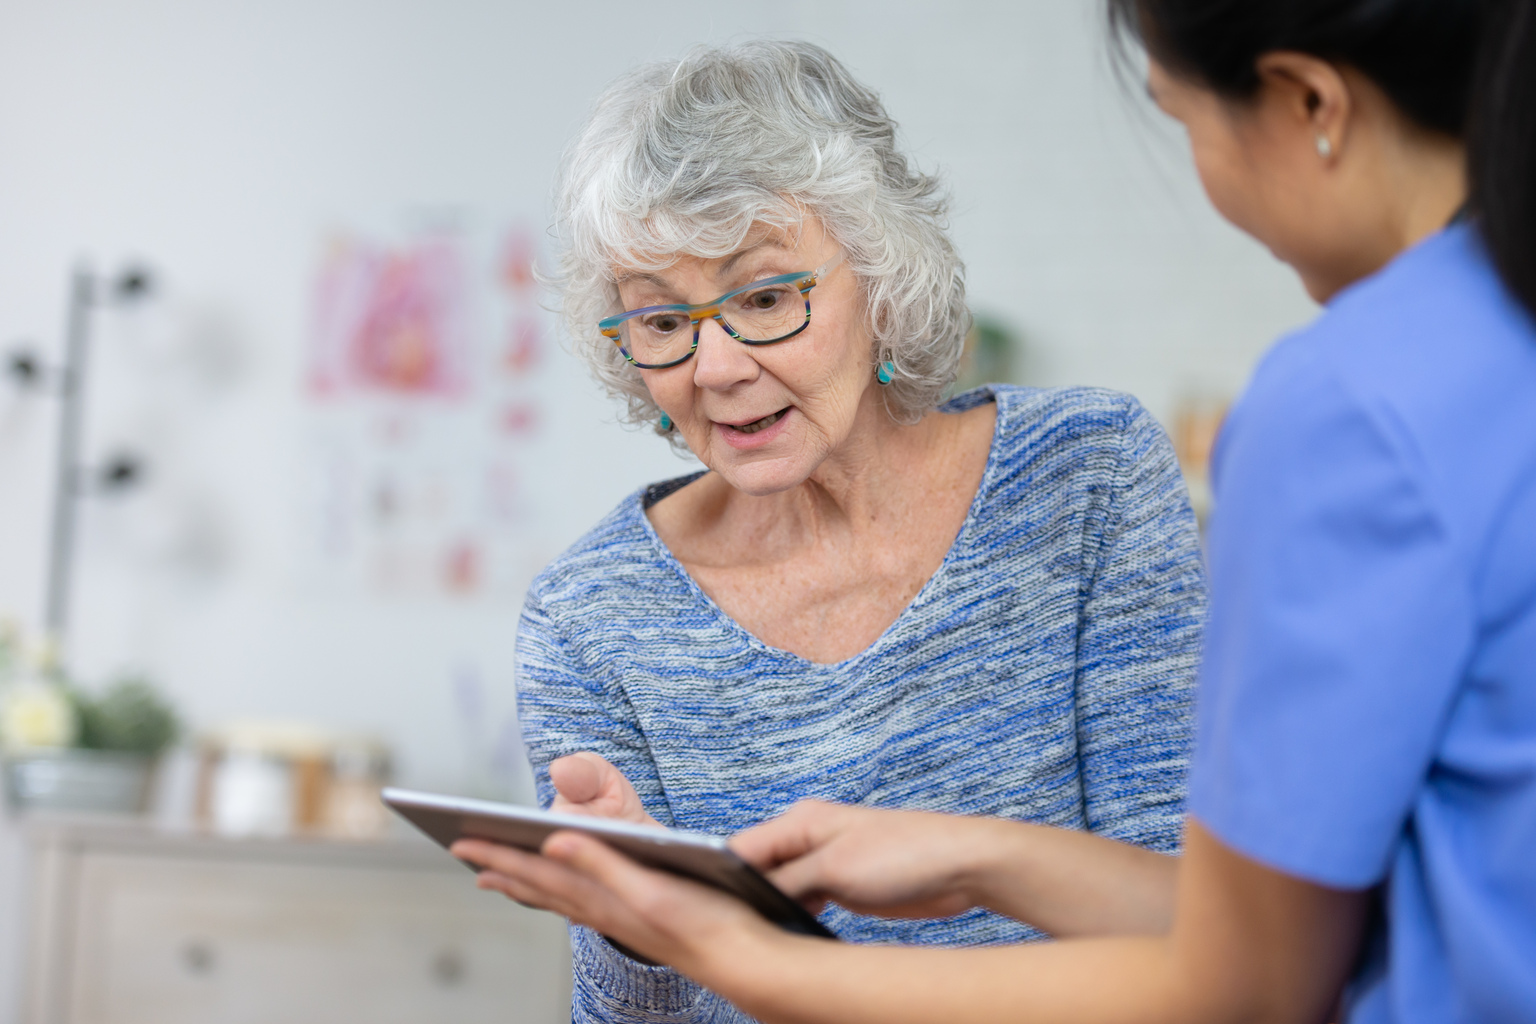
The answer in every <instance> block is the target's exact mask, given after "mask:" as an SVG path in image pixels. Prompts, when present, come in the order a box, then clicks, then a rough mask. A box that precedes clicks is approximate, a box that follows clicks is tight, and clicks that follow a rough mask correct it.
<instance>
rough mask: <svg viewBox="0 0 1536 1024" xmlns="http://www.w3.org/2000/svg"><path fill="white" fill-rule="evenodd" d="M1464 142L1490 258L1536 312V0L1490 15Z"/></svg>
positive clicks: (1508, 1)
mask: <svg viewBox="0 0 1536 1024" xmlns="http://www.w3.org/2000/svg"><path fill="white" fill-rule="evenodd" d="M1476 97H1477V102H1476V106H1475V107H1474V110H1473V115H1472V124H1471V131H1470V135H1471V138H1470V139H1469V142H1468V157H1469V161H1470V164H1471V174H1472V203H1473V208H1474V209H1475V210H1476V212H1477V214H1478V220H1479V222H1480V223H1481V225H1482V230H1483V237H1484V238H1485V239H1486V240H1487V243H1488V250H1489V252H1490V253H1491V254H1492V256H1493V262H1494V263H1495V264H1496V265H1497V266H1498V268H1499V273H1500V274H1501V275H1502V276H1503V278H1504V281H1505V283H1506V284H1508V285H1509V288H1510V290H1511V291H1513V292H1514V293H1515V294H1516V295H1518V296H1519V297H1520V298H1521V300H1522V301H1524V303H1525V305H1526V307H1527V308H1528V309H1530V311H1531V313H1532V315H1533V316H1536V3H1531V2H1530V0H1502V2H1501V3H1500V4H1499V5H1498V8H1497V9H1496V10H1495V11H1494V13H1493V16H1492V17H1491V18H1490V19H1489V24H1488V30H1487V39H1486V44H1485V47H1484V51H1483V59H1482V61H1481V64H1480V67H1479V72H1478V77H1477V90H1476Z"/></svg>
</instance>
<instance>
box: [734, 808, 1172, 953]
mask: <svg viewBox="0 0 1536 1024" xmlns="http://www.w3.org/2000/svg"><path fill="white" fill-rule="evenodd" d="M731 847H732V849H734V850H735V851H736V852H737V853H738V854H739V855H740V856H741V857H742V858H743V859H744V860H746V861H748V862H750V863H751V864H752V865H754V866H755V867H757V868H758V869H759V870H761V871H763V872H765V873H766V874H767V875H768V877H769V878H770V879H771V880H772V881H773V882H774V884H775V885H777V886H778V887H779V888H780V889H783V890H784V891H785V892H786V893H788V894H789V895H790V896H793V897H794V898H796V899H798V900H800V901H801V902H802V903H804V904H805V905H806V906H807V907H808V908H810V909H811V910H813V911H819V910H820V909H821V907H822V906H823V905H824V904H825V903H826V902H827V901H828V900H831V901H835V902H837V903H840V904H842V905H843V906H845V907H847V908H848V909H850V910H854V911H858V912H860V913H866V914H877V915H880V916H882V917H947V916H950V915H953V914H959V913H963V912H964V911H966V910H969V909H971V908H972V907H985V908H986V909H988V910H991V911H994V912H996V913H999V914H1003V915H1005V916H1007V917H1011V918H1014V919H1015V920H1018V921H1023V922H1025V923H1026V924H1031V925H1034V926H1035V927H1036V928H1039V929H1040V930H1042V931H1045V932H1048V933H1050V934H1051V935H1054V936H1057V937H1058V938H1063V937H1067V936H1086V935H1138V934H1139V935H1156V934H1161V933H1163V932H1166V931H1167V930H1168V928H1169V927H1170V926H1171V924H1172V921H1173V906H1174V896H1175V894H1176V885H1175V883H1176V879H1177V873H1178V861H1177V860H1176V859H1175V858H1173V857H1168V856H1165V855H1163V854H1160V853H1154V852H1152V851H1150V850H1146V849H1142V848H1141V847H1139V846H1132V845H1130V844H1128V843H1121V842H1117V841H1115V840H1112V839H1106V838H1104V837H1102V836H1096V835H1093V834H1091V833H1087V832H1080V831H1077V830H1073V829H1062V828H1051V827H1049V826H1045V825H1034V824H1029V823H1026V822H1019V821H1008V820H1004V819H1001V818H976V817H964V816H961V815H953V814H930V813H920V812H916V811H888V810H880V809H877V808H873V807H849V806H843V805H839V804H827V803H821V802H820V801H815V800H806V801H803V802H801V803H798V804H796V805H795V806H794V807H791V808H790V809H789V811H788V812H787V813H785V814H784V815H783V816H782V817H779V818H775V819H774V820H772V821H768V822H764V823H763V824H761V825H759V826H757V827H756V828H752V829H748V830H747V831H745V832H742V833H741V834H740V835H738V836H736V837H735V838H734V839H732V840H731Z"/></svg>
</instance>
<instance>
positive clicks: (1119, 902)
mask: <svg viewBox="0 0 1536 1024" xmlns="http://www.w3.org/2000/svg"><path fill="white" fill-rule="evenodd" d="M978 825H979V831H980V832H981V833H982V834H981V835H979V836H978V837H977V841H976V842H975V843H974V844H972V846H971V849H972V850H973V854H972V856H971V857H970V858H969V859H968V863H967V866H966V869H965V871H964V873H963V875H962V877H961V879H960V885H961V886H962V887H963V888H964V889H965V891H966V892H967V894H968V895H969V896H970V899H971V901H972V902H973V903H975V904H976V905H978V906H983V907H986V908H987V909H988V910H992V911H995V912H996V913H999V914H1003V915H1005V916H1007V917H1012V918H1014V919H1016V920H1019V921H1024V922H1026V923H1028V924H1031V925H1034V926H1035V927H1036V928H1039V929H1040V930H1041V931H1044V932H1046V933H1048V934H1050V935H1052V936H1055V937H1057V938H1070V937H1080V936H1081V937H1086V936H1095V935H1159V934H1164V933H1166V932H1167V931H1168V929H1169V927H1170V926H1171V924H1172V920H1173V907H1174V896H1175V892H1176V880H1177V875H1178V861H1177V859H1175V858H1173V857H1167V856H1164V855H1162V854H1159V853H1153V852H1152V851H1150V850H1146V849H1143V848H1141V847H1139V846H1132V845H1130V844H1128V843H1120V842H1116V841H1114V840H1112V839H1105V838H1103V837H1102V836H1096V835H1092V834H1091V833H1087V832H1076V831H1071V830H1068V829H1060V828H1051V827H1048V826H1044V825H1028V824H1023V823H1020V822H1012V821H1003V820H997V819H991V820H985V819H983V820H981V821H979V822H978Z"/></svg>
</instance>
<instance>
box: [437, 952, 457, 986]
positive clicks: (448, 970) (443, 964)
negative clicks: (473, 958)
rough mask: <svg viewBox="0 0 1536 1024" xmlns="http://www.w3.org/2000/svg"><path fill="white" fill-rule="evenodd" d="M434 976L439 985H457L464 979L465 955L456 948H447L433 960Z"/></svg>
mask: <svg viewBox="0 0 1536 1024" xmlns="http://www.w3.org/2000/svg"><path fill="white" fill-rule="evenodd" d="M432 977H433V978H435V979H437V983H438V984H439V985H444V986H451V985H457V984H459V982H461V981H463V980H464V957H463V956H462V955H460V953H459V951H458V950H456V949H445V950H443V951H442V952H441V953H438V954H437V956H436V957H434V958H433V960H432Z"/></svg>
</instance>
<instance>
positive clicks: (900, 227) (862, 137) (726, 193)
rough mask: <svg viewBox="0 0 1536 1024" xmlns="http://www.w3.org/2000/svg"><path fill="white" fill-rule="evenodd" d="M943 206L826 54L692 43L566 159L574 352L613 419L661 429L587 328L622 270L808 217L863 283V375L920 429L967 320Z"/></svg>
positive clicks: (627, 84)
mask: <svg viewBox="0 0 1536 1024" xmlns="http://www.w3.org/2000/svg"><path fill="white" fill-rule="evenodd" d="M947 210H948V197H947V196H946V195H945V194H944V192H943V190H942V188H941V186H940V183H939V180H938V179H937V178H936V177H934V176H932V175H927V174H923V173H921V172H920V171H918V170H917V169H916V168H915V167H914V166H913V164H912V162H911V161H910V160H909V159H908V158H907V156H906V154H904V153H903V152H901V150H900V149H898V148H897V146H896V124H895V122H893V121H892V120H891V118H890V117H889V116H888V115H887V114H886V112H885V108H884V106H882V105H881V103H880V99H879V97H878V96H876V95H875V93H874V92H872V91H871V90H869V89H868V88H866V87H865V86H863V85H861V84H860V83H859V82H858V81H857V80H855V79H854V77H853V76H852V75H851V74H849V72H848V69H847V68H845V67H844V66H843V65H842V63H841V62H839V61H838V60H837V58H835V57H833V56H832V55H831V54H830V53H828V52H827V51H826V50H824V49H822V48H821V47H819V46H815V45H813V44H811V43H806V42H798V41H770V40H758V41H754V42H748V43H743V44H740V45H736V46H727V47H700V48H698V49H695V50H693V51H691V52H690V53H689V54H687V55H686V56H685V57H683V58H682V59H681V60H676V61H662V62H658V63H653V64H647V65H645V66H643V67H640V68H638V69H636V70H634V71H631V72H629V73H628V74H625V75H624V76H622V77H621V78H619V79H618V80H617V81H616V82H614V83H613V85H611V86H610V87H609V88H608V90H607V91H606V92H604V93H603V95H602V96H601V98H599V99H598V101H597V105H596V107H595V109H594V110H593V112H592V115H591V117H590V118H589V119H588V120H587V123H586V125H585V126H584V127H583V128H582V130H581V132H580V133H579V134H578V135H577V136H576V138H575V140H574V141H573V142H572V143H571V145H570V147H569V148H568V149H567V150H566V153H565V156H564V159H563V161H562V166H561V173H560V177H559V181H558V184H557V186H556V190H555V215H556V221H555V232H556V234H557V236H558V238H559V243H560V255H559V264H558V274H557V276H555V277H554V278H553V279H552V281H551V283H552V284H553V285H554V286H555V287H556V288H557V289H558V291H559V292H560V295H561V298H562V307H563V313H564V317H565V320H566V326H567V329H568V330H569V332H570V336H571V339H572V341H573V343H574V347H575V350H576V352H577V354H578V355H580V356H581V357H582V358H584V359H585V360H586V362H587V363H588V364H589V365H590V366H591V369H592V372H593V373H594V375H595V376H596V377H597V379H598V381H599V382H600V383H601V384H602V385H603V386H604V387H605V388H606V389H607V391H608V392H609V393H610V394H612V395H614V396H615V397H618V398H622V399H623V400H624V401H625V403H626V408H625V411H624V413H623V415H622V418H623V419H624V420H626V421H628V422H631V423H636V424H643V423H655V422H656V421H657V420H658V419H659V416H660V410H659V409H658V408H657V407H656V404H655V403H654V402H653V401H652V400H651V396H650V393H649V391H648V390H647V389H646V387H645V383H644V381H643V380H642V379H641V376H640V374H639V373H637V372H636V371H635V369H634V368H633V367H631V366H629V365H628V364H627V363H626V362H625V361H624V358H623V356H622V355H620V353H619V352H618V350H617V348H616V347H615V346H614V344H613V343H612V342H611V341H609V340H608V339H607V338H605V337H603V336H602V334H600V333H599V332H598V329H597V322H598V321H599V320H600V319H602V318H603V317H605V316H609V315H611V314H613V313H615V312H618V311H619V309H620V306H619V294H618V288H617V285H616V284H615V274H616V271H618V270H619V269H621V268H626V269H634V270H642V271H654V270H658V269H662V268H664V267H667V266H670V265H671V264H673V263H675V262H676V261H677V259H678V258H679V257H680V256H684V255H691V256H695V257H699V258H704V259H711V258H718V257H723V256H728V255H730V254H731V253H733V252H735V251H736V250H738V249H740V248H741V247H742V246H743V245H745V244H747V242H748V241H749V239H751V238H752V237H753V234H754V232H755V231H761V230H762V229H763V228H764V227H765V226H767V227H771V228H782V229H785V230H789V231H794V230H796V228H797V227H798V225H799V224H800V223H801V222H802V221H803V219H804V217H805V216H806V215H811V216H814V217H816V218H817V219H818V220H820V221H821V223H822V224H823V225H824V226H825V228H826V229H827V231H828V232H829V233H830V234H831V236H832V237H833V239H834V240H835V241H836V242H837V243H838V244H839V245H840V246H841V247H842V250H843V252H844V254H845V256H846V259H847V261H848V264H849V266H850V267H851V268H852V270H853V272H854V273H855V275H857V278H858V281H859V284H860V288H861V292H862V296H863V299H864V305H865V309H866V311H867V317H868V328H869V331H870V334H871V336H872V337H873V339H874V343H875V345H874V347H875V351H874V363H873V364H872V365H871V368H870V369H871V373H873V371H874V368H875V366H876V365H878V364H879V363H882V362H886V361H889V362H890V363H891V364H892V365H893V366H894V368H895V374H894V379H893V380H892V381H891V383H890V384H889V385H888V386H887V387H885V388H883V389H882V391H883V393H884V396H885V400H886V408H887V409H888V410H889V412H890V414H891V415H892V416H893V417H895V418H896V419H898V420H900V421H902V422H914V421H916V420H917V419H919V418H920V417H921V416H922V415H923V414H924V413H926V412H928V411H929V410H931V409H933V408H934V407H935V406H936V405H937V404H938V403H939V401H940V400H941V398H942V396H943V394H944V392H945V391H946V389H948V388H949V386H950V385H951V384H953V383H954V380H955V377H956V375H957V373H958V372H959V366H960V357H961V352H962V349H963V347H964V342H965V335H966V333H967V331H968V330H969V329H970V324H971V317H970V312H969V311H968V309H967V308H966V304H965V268H964V266H963V265H962V264H961V262H960V259H959V257H958V256H957V255H956V253H955V250H954V246H953V245H952V244H951V243H950V241H949V237H948V235H947V234H946V227H947V222H946V214H947ZM813 301H814V296H813ZM658 430H659V428H658ZM672 440H673V443H674V444H681V443H682V442H681V441H680V440H679V439H678V438H677V437H676V436H675V435H673V437H672Z"/></svg>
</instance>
